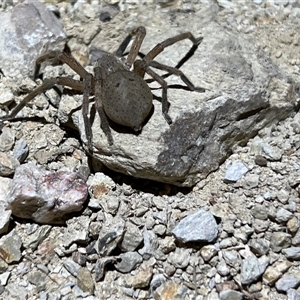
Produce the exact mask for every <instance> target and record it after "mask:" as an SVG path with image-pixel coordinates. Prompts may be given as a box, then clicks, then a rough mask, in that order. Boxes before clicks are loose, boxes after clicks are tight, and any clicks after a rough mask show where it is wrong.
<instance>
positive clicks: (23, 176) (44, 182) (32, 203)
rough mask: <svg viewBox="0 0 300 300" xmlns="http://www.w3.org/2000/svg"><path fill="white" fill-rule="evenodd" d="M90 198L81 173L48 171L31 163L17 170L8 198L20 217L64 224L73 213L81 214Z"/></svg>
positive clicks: (12, 208)
mask: <svg viewBox="0 0 300 300" xmlns="http://www.w3.org/2000/svg"><path fill="white" fill-rule="evenodd" d="M87 196H88V190H87V185H86V183H85V181H84V180H83V179H82V178H81V176H80V175H79V174H78V173H75V172H67V171H60V172H49V171H45V170H41V169H39V168H38V167H37V166H35V165H33V164H30V163H28V164H24V165H21V166H19V167H18V168H17V169H16V172H15V175H14V178H13V180H12V183H11V190H10V193H9V195H8V196H7V199H8V204H9V207H10V208H11V210H12V214H13V215H15V216H17V217H20V218H26V219H32V220H34V221H36V222H38V223H43V224H47V223H50V224H61V223H63V222H64V221H65V220H66V218H67V216H68V215H69V214H70V213H71V212H75V211H80V209H81V208H82V206H83V204H84V202H85V200H86V199H87Z"/></svg>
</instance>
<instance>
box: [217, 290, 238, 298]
mask: <svg viewBox="0 0 300 300" xmlns="http://www.w3.org/2000/svg"><path fill="white" fill-rule="evenodd" d="M219 296H220V300H242V299H243V294H242V293H240V292H238V291H234V290H226V291H221V292H220V294H219Z"/></svg>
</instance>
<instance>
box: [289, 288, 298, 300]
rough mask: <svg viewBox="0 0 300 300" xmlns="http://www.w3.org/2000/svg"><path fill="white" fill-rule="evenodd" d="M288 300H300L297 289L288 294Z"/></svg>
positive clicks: (290, 290)
mask: <svg viewBox="0 0 300 300" xmlns="http://www.w3.org/2000/svg"><path fill="white" fill-rule="evenodd" d="M286 295H287V300H300V294H299V293H298V292H297V291H296V290H295V289H289V290H287V292H286Z"/></svg>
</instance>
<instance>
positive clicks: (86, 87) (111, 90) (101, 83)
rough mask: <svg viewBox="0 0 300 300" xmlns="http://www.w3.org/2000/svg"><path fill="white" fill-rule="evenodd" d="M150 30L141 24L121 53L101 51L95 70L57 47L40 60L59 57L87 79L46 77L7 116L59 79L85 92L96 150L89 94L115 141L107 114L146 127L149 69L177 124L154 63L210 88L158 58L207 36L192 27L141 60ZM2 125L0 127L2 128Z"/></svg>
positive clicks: (88, 131) (164, 106) (88, 133)
mask: <svg viewBox="0 0 300 300" xmlns="http://www.w3.org/2000/svg"><path fill="white" fill-rule="evenodd" d="M145 35H146V30H145V28H144V27H138V28H136V29H134V30H133V31H132V32H131V33H130V34H129V35H128V36H127V37H126V39H125V40H124V42H123V43H122V44H121V45H120V47H119V48H118V50H117V51H116V53H115V54H111V53H107V52H105V51H101V53H100V55H99V56H98V59H97V62H96V64H95V67H94V75H92V74H90V73H89V72H87V71H86V70H85V69H84V68H83V67H82V66H81V65H80V64H79V63H78V62H77V60H76V59H75V58H74V57H73V56H72V55H71V54H68V53H66V52H51V53H49V54H47V55H45V56H43V57H40V58H39V59H38V60H37V64H40V63H41V62H42V61H45V60H47V59H51V58H55V57H56V58H58V59H59V60H60V61H61V62H63V63H66V64H67V65H68V66H70V67H71V68H72V69H73V70H74V71H75V72H76V73H77V74H79V76H80V77H81V80H74V79H72V78H67V77H56V78H50V79H46V80H45V81H44V83H43V84H42V85H41V86H40V87H38V88H36V89H35V90H33V91H32V92H31V93H29V94H28V95H27V96H26V97H25V98H24V99H23V100H22V101H21V102H20V103H19V104H18V105H17V106H16V107H15V108H14V109H13V111H12V112H11V113H10V114H9V115H8V116H6V117H4V118H3V120H11V119H12V118H14V117H15V116H16V115H17V113H18V112H19V111H20V110H21V109H22V108H23V107H24V106H25V105H26V104H27V103H28V102H29V101H30V100H32V99H33V98H34V97H35V96H37V95H38V94H40V93H43V92H44V91H46V90H48V89H50V88H52V87H53V86H54V85H56V84H58V85H64V86H68V87H71V88H72V89H74V90H77V91H81V92H83V104H82V115H83V120H84V125H85V133H86V137H87V142H88V148H89V150H90V151H92V129H91V123H90V119H89V117H88V115H89V97H90V95H92V94H94V95H95V106H96V109H97V111H98V113H99V116H100V119H101V127H102V129H103V131H104V133H105V134H106V136H107V139H108V142H109V144H110V145H112V144H113V138H112V134H111V130H110V127H109V123H108V120H107V117H108V118H109V119H111V120H112V121H114V122H115V123H117V124H120V125H124V126H128V127H131V128H133V129H134V130H140V129H141V127H142V125H143V123H144V121H145V119H146V118H147V116H148V115H149V113H150V110H151V107H152V93H151V90H150V88H149V87H148V85H147V83H146V82H145V81H144V79H143V78H144V75H145V73H147V74H148V75H150V76H151V77H152V78H153V79H154V80H155V81H157V82H158V83H159V84H160V85H161V87H162V113H163V115H164V117H165V119H166V121H167V122H168V123H169V124H171V123H172V120H171V118H170V116H169V115H168V101H167V83H166V81H165V80H164V77H163V76H160V75H159V74H158V73H156V72H155V71H153V68H155V69H160V70H164V71H167V72H168V73H169V74H175V75H177V76H180V78H181V79H182V81H183V82H184V83H185V84H186V85H187V87H188V88H189V89H190V90H192V91H193V90H196V89H197V90H198V91H201V92H203V91H204V89H202V88H196V87H195V86H194V85H193V84H192V83H191V81H190V80H189V79H188V78H187V77H186V76H185V75H184V74H183V73H182V72H181V71H180V70H179V69H178V68H179V64H178V65H177V68H176V67H170V66H167V65H164V64H161V63H158V62H156V61H154V60H153V59H154V58H155V57H156V56H157V55H158V54H159V53H161V52H162V51H163V50H164V49H165V48H166V47H168V46H171V45H173V44H174V43H176V42H178V41H181V40H184V39H189V40H191V41H192V43H193V48H194V49H193V48H192V49H191V50H192V51H194V50H195V48H196V47H198V45H199V44H200V42H201V41H202V38H198V39H196V38H195V37H194V36H193V35H192V34H191V33H190V32H186V33H182V34H179V35H176V36H175V37H172V38H169V39H167V40H165V41H164V42H162V43H160V44H158V45H156V46H155V47H154V48H153V49H152V50H150V51H149V52H148V53H147V54H146V55H145V56H144V57H143V58H142V59H137V60H136V58H137V56H138V54H139V50H140V48H141V45H142V42H143V40H144V38H145ZM132 37H135V39H134V41H133V43H132V46H131V48H130V51H129V53H128V55H127V58H126V59H125V61H123V62H122V61H121V60H120V59H119V57H120V56H122V55H123V53H124V51H125V49H126V47H127V46H128V44H129V42H130V40H131V38H132ZM190 52H191V51H190ZM181 65H182V64H181ZM132 66H133V68H132ZM131 69H132V70H131ZM2 126H3V124H2ZM2 126H0V129H1V127H2Z"/></svg>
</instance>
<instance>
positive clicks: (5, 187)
mask: <svg viewBox="0 0 300 300" xmlns="http://www.w3.org/2000/svg"><path fill="white" fill-rule="evenodd" d="M10 184H11V179H10V178H4V177H0V234H2V233H6V232H7V230H8V226H9V222H10V216H11V210H10V209H9V207H8V203H7V201H6V200H7V196H8V194H9V190H10Z"/></svg>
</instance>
